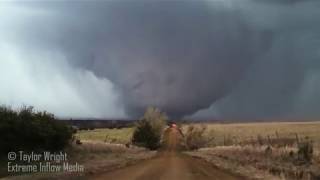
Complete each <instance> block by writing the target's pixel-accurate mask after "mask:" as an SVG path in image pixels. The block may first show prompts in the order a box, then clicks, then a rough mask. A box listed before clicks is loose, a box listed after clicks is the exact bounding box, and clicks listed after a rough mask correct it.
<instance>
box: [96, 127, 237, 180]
mask: <svg viewBox="0 0 320 180" xmlns="http://www.w3.org/2000/svg"><path fill="white" fill-rule="evenodd" d="M165 136H166V137H165V138H167V142H166V143H167V148H166V150H164V151H163V152H159V155H158V156H157V157H155V158H153V159H150V160H145V161H143V162H141V163H138V164H136V165H132V166H129V167H126V168H123V169H119V170H116V171H113V172H109V173H106V174H101V175H97V176H95V177H93V178H92V179H96V180H105V179H114V180H215V179H217V180H234V179H243V178H240V177H237V176H234V175H231V174H229V173H226V172H224V171H221V170H218V169H217V168H215V167H214V166H212V165H211V164H209V163H207V162H205V161H203V160H200V159H195V158H192V157H189V156H187V155H184V154H181V153H179V152H177V151H175V149H176V148H177V144H178V143H179V131H178V130H177V129H175V128H170V129H168V130H167V132H166V133H165ZM90 179H91V178H90Z"/></svg>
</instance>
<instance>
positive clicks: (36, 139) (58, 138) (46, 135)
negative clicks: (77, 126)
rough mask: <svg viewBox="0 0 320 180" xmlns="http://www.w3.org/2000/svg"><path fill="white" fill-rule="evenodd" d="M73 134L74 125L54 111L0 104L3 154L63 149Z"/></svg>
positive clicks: (0, 142) (0, 140)
mask: <svg viewBox="0 0 320 180" xmlns="http://www.w3.org/2000/svg"><path fill="white" fill-rule="evenodd" d="M71 138H72V128H71V127H68V126H67V125H65V124H64V123H63V122H61V121H57V120H56V119H55V117H54V115H53V114H50V113H47V112H34V111H33V107H23V108H22V109H21V110H20V111H13V110H12V109H11V108H7V107H0V147H1V148H0V154H5V153H7V152H9V151H20V150H23V151H34V150H39V151H40V150H50V151H57V150H61V149H62V148H63V147H64V146H65V145H66V144H67V143H68V142H69V140H70V139H71Z"/></svg>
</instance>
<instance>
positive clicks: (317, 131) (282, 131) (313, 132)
mask: <svg viewBox="0 0 320 180" xmlns="http://www.w3.org/2000/svg"><path fill="white" fill-rule="evenodd" d="M195 125H196V126H199V125H201V124H195ZM204 125H206V126H207V131H206V135H207V136H208V137H214V140H213V142H214V144H215V145H223V144H224V143H226V142H227V141H228V142H230V141H232V142H233V143H240V142H244V141H252V140H256V139H257V137H258V136H261V137H262V138H267V136H269V137H270V138H271V139H275V138H290V139H296V135H298V137H299V139H304V138H305V137H307V136H308V137H309V138H310V139H311V140H313V141H314V143H315V145H316V146H317V147H318V148H319V147H320V122H280V123H276V122H271V123H233V124H214V123H205V124H204ZM182 127H183V131H186V129H187V127H188V125H183V126H182Z"/></svg>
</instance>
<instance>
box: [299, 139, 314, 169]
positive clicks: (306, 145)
mask: <svg viewBox="0 0 320 180" xmlns="http://www.w3.org/2000/svg"><path fill="white" fill-rule="evenodd" d="M312 155H313V143H312V141H310V140H309V138H308V137H306V139H305V141H304V142H300V143H299V144H298V159H299V160H300V161H302V162H306V163H310V162H311V160H312Z"/></svg>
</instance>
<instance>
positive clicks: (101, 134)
mask: <svg viewBox="0 0 320 180" xmlns="http://www.w3.org/2000/svg"><path fill="white" fill-rule="evenodd" d="M132 133H133V128H122V129H95V130H81V131H78V133H77V134H76V137H77V138H78V139H80V140H86V141H101V142H109V143H121V144H125V143H127V142H130V140H131V137H132Z"/></svg>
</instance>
